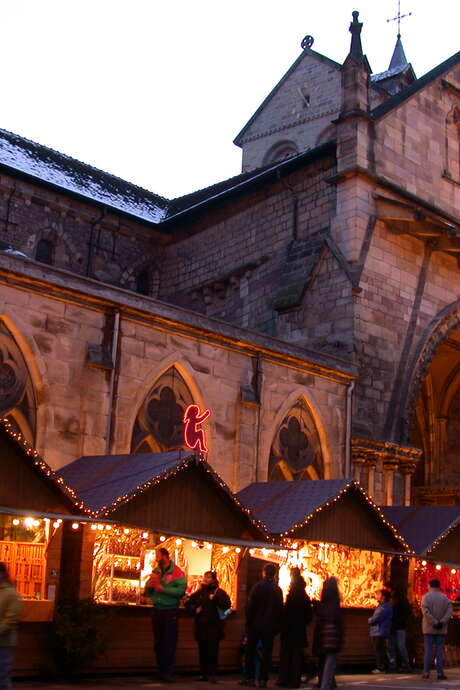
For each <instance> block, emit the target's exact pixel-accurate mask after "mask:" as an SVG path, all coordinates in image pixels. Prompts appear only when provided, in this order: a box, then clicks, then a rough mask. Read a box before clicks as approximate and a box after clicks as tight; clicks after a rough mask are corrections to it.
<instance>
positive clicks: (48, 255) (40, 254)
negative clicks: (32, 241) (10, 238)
mask: <svg viewBox="0 0 460 690" xmlns="http://www.w3.org/2000/svg"><path fill="white" fill-rule="evenodd" d="M35 259H36V260H37V261H40V263H42V264H49V265H50V266H52V264H53V245H52V243H51V242H50V241H49V240H45V239H41V240H39V241H38V243H37V249H36V251H35Z"/></svg>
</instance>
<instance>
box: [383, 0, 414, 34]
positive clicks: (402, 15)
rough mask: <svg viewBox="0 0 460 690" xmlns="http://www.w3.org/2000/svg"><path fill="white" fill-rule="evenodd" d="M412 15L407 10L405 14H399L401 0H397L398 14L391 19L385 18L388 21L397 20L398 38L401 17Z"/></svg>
mask: <svg viewBox="0 0 460 690" xmlns="http://www.w3.org/2000/svg"><path fill="white" fill-rule="evenodd" d="M411 15H412V12H407V13H406V14H401V0H398V14H397V15H396V17H392V18H391V19H387V23H388V22H395V21H397V22H398V38H400V37H401V19H404V17H410V16H411Z"/></svg>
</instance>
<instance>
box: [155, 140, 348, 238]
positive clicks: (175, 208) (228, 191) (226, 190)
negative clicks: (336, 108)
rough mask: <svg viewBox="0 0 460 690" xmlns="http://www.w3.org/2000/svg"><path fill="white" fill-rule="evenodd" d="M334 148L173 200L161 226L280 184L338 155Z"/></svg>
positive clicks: (317, 148) (308, 153) (310, 152)
mask: <svg viewBox="0 0 460 690" xmlns="http://www.w3.org/2000/svg"><path fill="white" fill-rule="evenodd" d="M335 148H336V144H335V141H329V142H326V143H324V144H320V145H319V146H315V148H312V149H309V150H307V151H302V152H301V153H299V154H297V155H296V156H292V157H290V158H286V159H285V160H282V161H279V162H277V163H272V164H270V165H266V166H263V167H260V168H256V169H255V170H250V171H249V172H245V173H241V174H240V175H236V176H235V177H231V178H230V179H228V180H224V181H223V182H218V183H217V184H215V185H211V186H210V187H206V188H205V189H200V190H198V191H196V192H192V193H191V194H187V195H186V196H183V197H178V198H177V199H173V201H172V202H171V206H170V210H169V214H168V216H167V217H166V218H165V219H164V221H163V222H162V225H166V224H168V223H173V222H174V221H175V220H176V218H181V217H183V216H184V215H185V214H190V213H193V212H194V211H195V210H196V209H201V208H202V207H203V206H204V205H205V204H211V203H215V202H218V201H220V200H222V198H223V197H224V196H225V198H230V197H231V196H232V195H234V194H238V193H240V192H243V191H246V190H247V189H248V188H250V187H251V188H254V187H256V186H257V185H258V184H264V183H266V182H267V181H269V180H278V179H279V177H280V175H283V174H289V173H291V172H293V171H294V170H297V169H298V168H299V167H301V166H302V165H304V164H306V163H309V162H310V161H314V160H318V159H320V158H321V157H323V156H328V155H335Z"/></svg>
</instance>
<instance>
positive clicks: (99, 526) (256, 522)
mask: <svg viewBox="0 0 460 690" xmlns="http://www.w3.org/2000/svg"><path fill="white" fill-rule="evenodd" d="M0 424H1V426H2V428H3V430H4V431H5V432H6V433H7V434H8V436H9V437H10V438H11V439H13V440H14V441H15V442H16V444H17V445H18V446H19V448H20V449H21V451H22V452H23V453H25V454H26V455H27V456H29V457H31V458H32V459H33V463H34V465H35V466H36V467H37V468H38V469H39V470H40V471H41V472H42V473H43V475H44V476H45V477H46V478H47V479H50V480H52V481H53V482H54V483H55V484H56V486H58V487H59V489H60V490H61V491H62V492H63V493H64V494H65V495H66V497H67V498H70V499H71V501H72V503H73V504H74V505H75V507H76V509H78V510H79V511H82V512H83V513H84V514H85V515H86V516H88V517H91V518H94V519H95V521H94V522H91V526H90V527H91V530H93V531H99V532H101V531H106V532H109V531H111V530H114V532H115V533H117V532H118V531H122V532H123V533H124V534H125V535H128V534H129V533H130V528H127V527H123V526H117V525H114V524H106V523H104V522H103V521H101V522H97V518H99V520H100V519H101V518H103V517H108V516H109V515H110V513H112V512H113V511H114V510H115V509H116V508H118V507H119V506H120V505H122V504H124V503H127V502H129V501H130V500H132V499H133V498H135V497H136V496H138V495H139V494H141V493H143V492H145V491H146V490H148V489H149V488H150V487H152V486H155V485H157V484H159V483H161V482H162V481H165V480H166V479H169V478H171V477H173V476H175V475H177V474H178V473H179V472H180V471H182V470H183V469H184V468H185V467H188V466H189V465H191V464H192V463H199V465H200V466H201V467H203V469H204V470H205V471H206V472H207V474H209V476H210V477H211V478H212V479H213V481H214V482H215V484H217V485H218V486H219V488H220V489H221V490H222V491H224V492H225V493H226V494H227V496H228V497H229V499H230V500H231V501H232V502H233V503H234V505H235V506H237V507H238V508H239V509H240V510H241V512H242V513H244V514H245V515H246V516H247V518H248V520H249V521H250V522H251V523H252V525H253V526H254V527H255V528H256V529H257V530H258V531H259V532H263V533H265V535H268V528H267V526H266V525H265V523H264V522H262V521H261V520H260V519H258V518H257V517H256V516H255V515H254V513H253V511H252V510H251V509H250V508H248V507H247V506H245V505H243V504H242V503H241V501H240V500H239V499H238V498H237V497H236V496H235V495H234V494H233V493H232V491H231V490H230V488H229V487H228V485H227V484H226V482H225V481H224V480H223V479H222V478H221V477H220V476H219V474H218V473H217V472H216V471H215V470H214V469H213V468H212V467H211V465H209V463H208V462H207V461H206V458H205V457H204V456H203V455H202V454H192V455H189V456H187V457H185V458H184V459H183V460H182V461H180V462H179V463H178V464H177V465H175V466H174V468H171V469H169V470H166V471H164V472H162V473H161V474H158V475H156V476H155V477H152V479H150V480H148V481H147V482H143V483H142V484H139V485H138V486H137V487H136V488H135V489H133V490H132V491H129V492H127V493H126V494H123V495H122V496H119V497H117V499H116V500H115V501H113V503H111V504H110V505H108V506H103V507H102V508H100V509H99V510H97V511H96V510H92V509H91V508H89V507H88V506H87V505H86V504H85V503H84V501H82V500H81V499H80V498H79V497H78V495H77V493H76V492H75V490H74V489H73V488H72V487H71V486H69V485H68V484H67V483H66V482H65V480H64V479H63V478H62V477H61V476H59V475H57V474H56V473H55V472H54V471H53V470H52V469H51V467H50V466H49V465H48V464H47V463H46V462H45V461H44V460H43V459H42V458H41V456H40V455H39V453H38V452H37V450H36V449H35V448H33V447H32V446H31V444H30V443H29V442H28V441H27V439H25V437H24V436H23V435H22V434H21V433H20V432H19V431H17V430H16V429H15V428H14V427H13V425H12V424H11V422H10V421H9V419H7V418H6V417H3V418H0ZM352 487H354V488H355V489H356V490H357V491H358V492H360V494H361V495H362V497H363V498H364V499H365V501H366V503H367V504H368V506H369V507H370V508H371V509H372V510H373V511H375V513H376V514H378V516H379V518H380V520H381V521H382V522H383V523H384V524H385V525H386V527H387V528H389V529H390V530H391V532H392V533H393V535H394V536H395V537H396V538H397V539H398V540H399V542H400V543H401V544H402V545H403V547H404V548H405V550H406V554H407V555H414V551H413V549H411V548H410V547H409V545H408V544H407V542H406V541H405V539H404V538H403V537H402V535H401V534H399V533H398V531H397V529H396V528H395V526H394V525H393V524H392V523H390V522H389V521H388V520H387V519H386V518H385V516H384V514H383V512H382V511H381V509H380V508H379V506H378V505H376V503H374V501H373V500H372V499H371V498H370V496H368V494H367V493H366V491H365V490H364V489H363V488H362V486H361V485H360V484H359V483H358V482H357V481H356V480H352V481H349V482H347V484H345V486H343V487H342V488H341V489H340V490H339V491H338V492H337V494H336V495H335V496H334V497H331V498H329V499H328V500H327V501H325V502H324V503H323V504H322V505H320V506H318V507H317V508H316V509H315V510H314V511H312V512H311V513H309V514H308V515H306V516H305V517H304V519H303V520H301V521H299V522H297V523H295V524H294V525H291V526H290V527H289V529H287V530H285V531H284V532H282V533H281V534H280V535H279V537H280V538H281V545H280V546H276V545H274V544H273V543H270V542H267V546H266V547H264V549H266V551H267V552H268V551H272V550H274V551H283V546H287V545H288V544H289V547H290V548H291V549H293V550H295V549H296V548H298V547H299V544H298V543H296V542H292V536H293V534H294V532H296V531H297V530H299V529H301V528H302V527H305V526H306V525H307V524H308V523H309V522H310V521H311V520H312V519H313V518H314V517H315V516H316V515H318V513H320V512H321V511H323V510H325V509H326V508H328V507H330V506H332V505H334V504H335V503H337V501H339V500H340V498H341V497H342V496H343V495H344V494H345V493H346V492H348V491H349V490H350V489H351V488H352ZM42 520H44V518H36V517H28V516H27V517H24V518H22V519H20V518H17V517H15V518H13V520H12V524H13V526H15V527H18V526H19V525H20V524H21V523H22V524H23V525H24V526H25V527H26V528H27V529H31V528H33V527H38V526H39V525H40V524H41V523H42ZM459 521H460V520H457V521H454V522H453V523H452V524H451V525H450V526H449V528H448V529H447V530H445V531H444V532H443V533H442V534H441V535H439V536H438V537H437V539H436V540H435V541H434V542H433V543H432V544H431V545H430V551H433V550H434V549H435V548H436V546H438V545H439V543H440V542H441V541H442V540H443V539H444V538H445V537H446V536H447V534H449V533H450V532H451V531H452V530H453V529H454V528H455V527H457V526H458V523H459ZM85 522H86V520H85ZM85 522H83V523H82V522H79V521H78V516H76V518H75V520H74V521H73V522H72V523H71V528H72V529H73V530H78V529H79V528H80V527H81V526H82V525H84V524H85ZM62 523H63V520H62V519H60V518H59V519H56V520H54V521H53V523H52V525H53V528H54V529H55V530H57V529H59V527H60V526H61V525H62ZM138 531H139V530H133V532H138ZM120 533H121V532H120ZM149 536H150V532H147V531H143V532H141V539H142V540H144V541H146V540H148V539H149ZM270 536H271V537H273V535H270ZM165 540H166V537H165V536H164V535H160V537H159V542H160V543H161V542H162V541H165ZM182 541H183V539H182V538H180V537H178V538H177V539H176V544H177V545H179V544H181V543H182ZM191 544H192V547H193V548H207V549H209V548H211V549H212V543H211V542H201V541H197V540H192V542H191ZM230 548H231V547H229V546H224V547H223V552H224V553H225V552H226V551H227V550H229V549H230ZM234 550H235V552H236V553H240V552H241V548H240V547H237V548H236V549H234ZM401 555H402V556H404V554H401ZM430 565H431V566H433V565H434V567H435V569H436V570H438V571H441V570H442V568H444V567H446V568H448V567H449V566H447V565H444V564H441V563H435V562H434V561H432V560H429V559H428V558H427V559H421V560H420V559H418V567H423V568H425V567H429V566H430ZM457 572H458V569H457V568H454V567H450V573H451V574H452V575H455V574H457Z"/></svg>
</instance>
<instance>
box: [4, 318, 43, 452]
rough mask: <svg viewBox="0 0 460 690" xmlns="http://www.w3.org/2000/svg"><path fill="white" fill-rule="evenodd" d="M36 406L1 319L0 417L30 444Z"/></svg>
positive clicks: (25, 372)
mask: <svg viewBox="0 0 460 690" xmlns="http://www.w3.org/2000/svg"><path fill="white" fill-rule="evenodd" d="M35 411H36V403H35V396H34V389H33V384H32V380H31V378H30V374H29V370H28V368H27V365H26V362H25V360H24V357H23V355H22V352H21V350H20V349H19V347H18V345H17V343H16V341H15V339H14V338H13V336H12V334H11V333H10V331H9V330H8V328H7V327H6V325H5V323H4V322H3V321H2V320H0V415H1V416H2V417H6V418H7V419H8V420H9V421H10V423H11V424H12V425H13V427H14V428H15V429H17V431H20V432H21V433H22V434H23V436H25V438H26V439H27V440H28V441H29V442H30V443H32V444H34V440H35Z"/></svg>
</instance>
